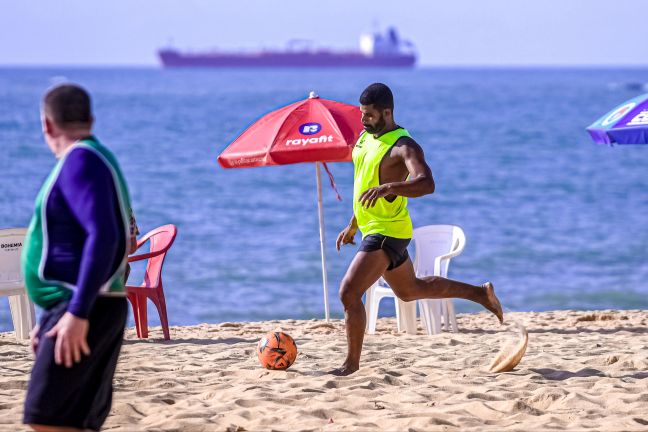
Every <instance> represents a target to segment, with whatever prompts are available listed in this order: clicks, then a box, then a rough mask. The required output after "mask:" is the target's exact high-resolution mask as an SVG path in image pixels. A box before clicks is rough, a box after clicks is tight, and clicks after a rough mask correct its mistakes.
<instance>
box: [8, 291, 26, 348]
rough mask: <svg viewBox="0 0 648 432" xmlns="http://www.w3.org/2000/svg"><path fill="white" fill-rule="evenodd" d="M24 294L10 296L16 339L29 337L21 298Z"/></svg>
mask: <svg viewBox="0 0 648 432" xmlns="http://www.w3.org/2000/svg"><path fill="white" fill-rule="evenodd" d="M21 297H22V295H12V296H9V309H11V321H12V322H13V327H14V334H15V335H16V339H18V340H20V339H28V338H29V330H27V326H26V325H25V322H24V320H25V317H23V313H22V307H21V304H20V298H21Z"/></svg>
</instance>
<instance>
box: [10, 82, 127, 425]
mask: <svg viewBox="0 0 648 432" xmlns="http://www.w3.org/2000/svg"><path fill="white" fill-rule="evenodd" d="M41 117H42V123H43V135H44V136H45V141H46V142H47V144H48V146H49V148H50V149H51V150H52V152H53V153H54V155H55V156H56V158H57V159H58V163H57V164H56V166H55V167H54V169H53V170H52V172H51V174H50V175H49V177H48V178H47V180H45V184H44V185H43V187H42V189H41V191H40V192H39V194H38V196H37V198H36V209H35V213H34V216H33V218H32V221H31V224H30V226H29V230H28V232H27V238H26V239H25V247H24V249H23V256H22V267H23V273H24V275H25V285H26V288H27V291H28V293H29V296H30V297H31V299H32V300H33V301H34V303H36V304H38V305H39V306H40V307H42V308H44V309H45V310H44V312H43V314H42V317H41V320H40V323H39V326H37V327H36V328H35V329H34V330H33V331H32V334H31V338H32V340H31V341H32V348H33V350H34V353H35V355H36V360H35V362H34V366H33V369H32V372H31V379H30V381H29V388H28V390H27V396H26V399H25V412H24V419H23V421H24V423H25V424H29V425H30V426H31V427H32V428H33V429H34V430H37V431H63V430H65V431H69V430H88V429H91V430H99V429H100V428H101V426H102V425H103V423H104V421H105V420H106V417H107V416H108V413H109V412H110V406H111V402H112V390H113V389H112V379H113V375H114V374H115V366H116V365H117V358H118V357H119V350H120V348H121V344H122V339H123V335H124V326H125V324H126V314H127V303H126V298H125V293H124V269H125V266H126V256H127V251H128V245H129V243H130V240H131V239H130V232H129V220H128V209H129V208H130V200H129V198H128V191H127V188H126V182H125V181H124V178H123V176H122V174H121V171H120V169H119V165H118V164H117V161H116V159H115V157H114V156H113V154H112V153H111V152H110V151H108V150H107V149H106V148H105V147H104V146H102V145H101V144H100V143H99V141H97V139H96V138H95V137H94V136H92V132H91V129H92V123H93V117H92V111H91V106H90V97H89V95H88V93H86V91H85V90H83V89H82V88H80V87H78V86H76V85H61V86H58V87H56V88H54V89H52V90H50V91H49V92H48V93H47V94H46V95H45V98H44V100H43V107H42V113H41Z"/></svg>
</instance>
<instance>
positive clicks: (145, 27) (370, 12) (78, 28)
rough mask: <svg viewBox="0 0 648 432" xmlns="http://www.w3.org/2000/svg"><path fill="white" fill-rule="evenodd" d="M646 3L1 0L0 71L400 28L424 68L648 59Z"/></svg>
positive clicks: (354, 37)
mask: <svg viewBox="0 0 648 432" xmlns="http://www.w3.org/2000/svg"><path fill="white" fill-rule="evenodd" d="M646 16H648V1H646V0H614V1H612V0H443V1H441V0H427V1H426V0H411V1H407V0H401V1H394V0H390V1H385V0H371V1H363V2H359V1H354V0H326V1H324V0H320V1H309V0H276V1H268V0H265V1H261V0H239V1H236V2H234V1H219V0H0V66H21V65H29V66H37V65H69V66H73V65H87V66H102V65H127V66H157V65H159V62H158V59H157V57H156V50H157V49H159V48H161V47H166V46H169V45H171V46H173V47H175V48H180V49H185V50H192V51H201V50H211V49H214V48H218V49H228V50H234V49H246V50H254V49H260V48H283V47H286V45H287V43H288V41H290V40H291V39H305V40H310V41H312V43H313V45H314V46H317V47H330V48H338V49H357V48H358V40H359V36H360V34H361V33H363V32H367V31H372V30H376V29H384V28H386V27H387V26H391V25H393V26H395V27H397V28H398V30H399V32H400V34H401V36H402V37H403V38H405V39H408V40H410V41H412V42H413V43H414V45H415V46H416V48H417V51H418V53H419V64H420V65H422V66H494V67H497V66H567V65H576V66H611V67H616V66H648V50H647V49H646V48H645V41H646V40H648V26H646V25H645V17H646Z"/></svg>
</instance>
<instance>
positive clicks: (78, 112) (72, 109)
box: [43, 84, 92, 127]
mask: <svg viewBox="0 0 648 432" xmlns="http://www.w3.org/2000/svg"><path fill="white" fill-rule="evenodd" d="M43 110H44V111H45V115H46V116H47V117H48V118H49V119H50V120H52V121H53V122H54V123H55V124H56V125H57V126H61V127H66V126H84V125H89V124H91V123H92V108H91V103H90V95H89V94H88V92H87V91H85V89H83V88H82V87H80V86H78V85H76V84H62V85H58V86H56V87H54V88H53V89H51V90H50V91H48V92H47V94H45V97H44V98H43Z"/></svg>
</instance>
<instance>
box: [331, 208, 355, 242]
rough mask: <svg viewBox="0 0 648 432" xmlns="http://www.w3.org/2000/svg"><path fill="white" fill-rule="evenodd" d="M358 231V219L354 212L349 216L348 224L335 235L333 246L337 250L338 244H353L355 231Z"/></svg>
mask: <svg viewBox="0 0 648 432" xmlns="http://www.w3.org/2000/svg"><path fill="white" fill-rule="evenodd" d="M357 231H358V221H357V220H356V217H355V214H354V215H353V216H351V220H350V221H349V225H347V226H346V228H344V229H343V230H342V231H341V232H340V234H338V236H337V240H336V241H335V247H336V248H337V250H340V246H342V245H343V244H355V241H354V240H353V238H354V237H355V234H356V232H357Z"/></svg>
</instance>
